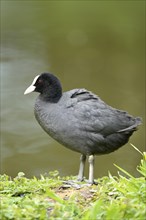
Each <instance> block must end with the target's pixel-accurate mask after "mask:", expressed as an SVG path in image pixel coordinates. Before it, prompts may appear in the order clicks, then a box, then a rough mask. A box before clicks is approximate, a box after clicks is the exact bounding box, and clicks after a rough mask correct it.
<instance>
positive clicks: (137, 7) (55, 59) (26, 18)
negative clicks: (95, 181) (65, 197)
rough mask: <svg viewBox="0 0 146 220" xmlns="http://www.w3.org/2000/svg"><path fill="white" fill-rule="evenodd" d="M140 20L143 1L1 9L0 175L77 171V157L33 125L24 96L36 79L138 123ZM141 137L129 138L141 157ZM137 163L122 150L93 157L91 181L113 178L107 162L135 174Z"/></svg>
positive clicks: (30, 99)
mask: <svg viewBox="0 0 146 220" xmlns="http://www.w3.org/2000/svg"><path fill="white" fill-rule="evenodd" d="M144 13H145V11H144V1H118V2H117V1H2V2H1V18H2V22H1V52H2V55H1V173H6V174H8V175H11V176H16V175H17V173H18V172H19V171H23V172H24V173H25V174H26V176H27V177H31V176H34V175H37V176H39V175H40V174H44V173H47V172H49V171H52V170H55V169H57V170H59V172H60V174H61V175H76V174H77V172H78V166H79V156H80V155H79V154H78V153H75V152H72V151H70V150H68V149H66V148H64V147H63V146H61V145H60V144H58V143H57V142H56V141H54V140H53V139H51V138H50V137H49V136H48V135H47V134H46V133H44V131H43V130H42V129H41V128H40V126H39V125H38V123H37V122H36V120H35V118H34V114H33V105H34V102H35V98H36V96H37V94H36V93H34V94H30V95H28V96H24V95H23V93H24V90H25V89H26V88H27V87H28V86H29V85H30V83H31V82H32V80H33V78H34V77H35V76H36V75H38V74H39V73H41V72H44V71H49V72H52V73H54V74H56V75H57V76H58V77H59V78H60V80H61V82H62V85H63V88H64V90H70V89H73V88H79V87H84V88H87V89H89V90H91V91H93V92H94V93H96V94H97V95H99V96H100V97H101V98H102V99H103V100H104V101H105V102H107V103H108V104H110V105H111V106H113V107H115V108H119V109H123V110H127V111H128V112H129V113H130V114H132V115H135V116H140V117H142V118H143V121H144V117H145V114H144V106H145V98H144V94H145V93H144V89H145V80H144V77H145V47H144V43H145V30H144V27H145V20H144ZM144 135H145V132H144V124H143V125H142V126H140V128H139V130H138V131H137V132H135V133H134V135H133V136H132V138H131V139H130V142H131V143H133V144H134V145H135V146H136V147H137V148H139V149H140V150H141V151H143V150H144V144H145V143H144ZM140 159H141V156H140V155H139V154H138V153H137V152H136V151H135V150H134V149H133V148H132V147H131V146H130V143H128V144H127V145H125V146H124V147H123V148H121V149H119V150H118V151H116V152H114V153H112V154H109V155H106V156H97V157H96V165H95V166H96V172H95V177H101V176H103V175H107V174H108V171H110V172H111V173H112V174H113V175H116V174H117V169H116V168H115V167H114V165H113V163H116V164H117V165H119V166H121V167H122V168H124V169H126V170H127V171H129V172H130V173H131V174H133V175H138V174H137V172H136V170H135V168H136V166H137V164H139V161H140ZM86 175H87V171H86Z"/></svg>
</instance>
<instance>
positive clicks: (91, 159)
mask: <svg viewBox="0 0 146 220" xmlns="http://www.w3.org/2000/svg"><path fill="white" fill-rule="evenodd" d="M88 162H89V183H90V184H93V183H94V155H90V156H89V159H88Z"/></svg>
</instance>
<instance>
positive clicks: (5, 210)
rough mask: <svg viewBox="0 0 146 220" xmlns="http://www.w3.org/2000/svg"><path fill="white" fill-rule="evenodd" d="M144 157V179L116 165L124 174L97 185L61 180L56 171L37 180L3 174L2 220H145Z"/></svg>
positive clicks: (144, 164) (144, 166)
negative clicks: (12, 177)
mask: <svg viewBox="0 0 146 220" xmlns="http://www.w3.org/2000/svg"><path fill="white" fill-rule="evenodd" d="M140 153H141V152H140ZM142 155H143V158H142V160H141V163H140V165H139V166H138V167H137V170H138V172H139V173H140V174H141V177H139V178H135V177H133V176H131V175H130V174H129V173H127V172H126V171H125V170H123V169H122V168H120V167H118V166H116V167H117V168H118V169H119V170H120V172H122V173H123V174H124V175H123V174H122V175H121V174H119V176H118V177H114V176H112V175H111V174H110V173H109V176H105V177H102V178H100V179H98V180H97V182H98V185H88V184H86V183H85V182H82V183H80V182H74V179H75V177H64V178H61V177H60V176H59V173H58V172H57V171H54V172H51V173H49V174H48V176H45V177H44V176H41V177H40V178H38V179H37V178H36V177H34V178H32V179H28V178H26V177H25V174H24V173H22V172H20V173H18V175H17V177H15V178H14V179H11V177H9V176H7V175H5V174H4V175H1V177H0V179H1V185H0V198H1V219H3V220H5V219H18V220H19V219H20V220H22V219H27V220H29V219H39V220H41V219H42V220H46V219H51V220H52V219H57V220H60V219H61V220H68V219H69V220H72V219H73V220H78V219H81V220H89V219H92V220H94V219H97V220H98V219H99V220H100V219H103V220H104V219H105V220H117V219H118V220H120V219H121V220H124V219H125V220H128V219H132V220H134V219H135V220H144V219H145V214H146V190H145V189H146V188H145V187H146V185H145V184H146V182H145V178H146V153H143V154H142ZM69 180H70V181H69Z"/></svg>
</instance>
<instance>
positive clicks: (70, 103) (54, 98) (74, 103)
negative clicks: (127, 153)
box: [25, 73, 141, 183]
mask: <svg viewBox="0 0 146 220" xmlns="http://www.w3.org/2000/svg"><path fill="white" fill-rule="evenodd" d="M32 91H36V92H39V93H40V95H39V96H38V98H37V99H36V103H35V108H34V110H35V111H34V112H35V117H36V119H37V121H38V122H39V124H40V125H41V127H42V128H43V129H44V130H45V131H46V132H47V133H48V134H49V135H50V136H51V137H53V138H54V139H56V140H57V141H58V142H59V143H61V144H63V145H64V146H66V147H67V148H69V149H71V150H74V151H77V152H79V153H81V154H82V156H81V162H80V169H79V175H78V179H79V180H83V173H84V165H85V160H86V156H89V182H90V183H93V181H94V178H93V168H94V155H96V154H107V153H111V152H113V151H115V150H117V149H118V148H120V147H121V146H123V145H124V144H126V143H127V142H128V140H129V137H130V136H131V135H132V133H133V132H134V131H135V130H136V129H137V126H138V125H140V124H141V119H140V118H139V117H136V118H134V117H133V116H131V115H129V114H128V113H127V112H125V111H121V110H117V109H115V108H112V107H110V106H109V105H107V104H106V103H105V102H103V101H102V100H101V99H100V98H99V97H98V96H96V95H95V94H93V93H92V92H90V91H87V90H86V89H73V90H71V91H68V92H64V93H62V88H61V84H60V81H59V80H58V79H57V78H56V77H55V76H54V75H53V74H50V73H43V74H41V75H39V76H37V77H35V79H34V81H33V83H32V85H31V86H30V87H29V88H28V89H27V90H26V91H25V94H27V93H30V92H32Z"/></svg>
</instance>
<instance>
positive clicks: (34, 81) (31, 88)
mask: <svg viewBox="0 0 146 220" xmlns="http://www.w3.org/2000/svg"><path fill="white" fill-rule="evenodd" d="M39 76H40V75H37V76H36V77H35V78H34V80H33V82H32V84H31V85H30V86H29V87H28V88H27V89H26V90H25V92H24V95H26V94H29V93H31V92H34V90H35V88H36V87H35V86H34V84H35V83H36V81H37V79H38V78H39Z"/></svg>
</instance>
